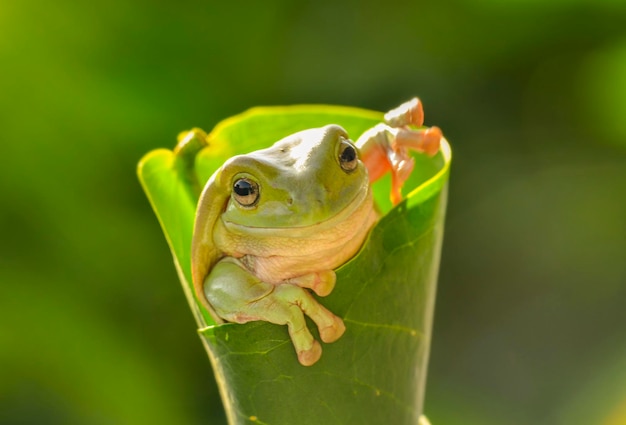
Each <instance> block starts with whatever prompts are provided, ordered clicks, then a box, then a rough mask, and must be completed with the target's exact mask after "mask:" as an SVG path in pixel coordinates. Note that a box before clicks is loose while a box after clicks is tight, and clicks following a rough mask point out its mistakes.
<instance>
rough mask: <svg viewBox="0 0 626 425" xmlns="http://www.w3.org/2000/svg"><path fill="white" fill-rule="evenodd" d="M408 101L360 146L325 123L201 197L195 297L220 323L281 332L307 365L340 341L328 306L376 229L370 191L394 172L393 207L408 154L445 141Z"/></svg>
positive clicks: (225, 168) (265, 152) (216, 181)
mask: <svg viewBox="0 0 626 425" xmlns="http://www.w3.org/2000/svg"><path fill="white" fill-rule="evenodd" d="M423 121H424V112H423V107H422V103H421V101H420V100H419V99H418V98H413V99H411V100H409V101H408V102H405V103H403V104H402V105H400V106H399V107H397V108H395V109H392V110H390V111H389V112H388V113H386V114H385V115H384V122H381V123H379V124H377V125H376V126H374V127H372V128H370V129H368V130H366V131H365V132H364V133H363V134H361V135H360V136H359V137H358V138H357V140H356V141H353V140H352V139H351V138H350V136H349V135H348V133H347V132H346V130H345V129H344V128H342V127H341V126H339V125H337V124H328V125H326V126H324V127H320V128H312V129H306V130H302V131H299V132H297V133H294V134H291V135H288V136H286V137H284V138H283V139H281V140H278V141H277V142H275V143H274V144H273V145H272V146H270V147H268V148H265V149H261V150H257V151H254V152H251V153H248V154H244V155H237V156H234V157H232V158H230V159H229V160H227V161H226V162H225V163H224V164H223V165H222V166H221V167H220V168H219V169H218V170H216V171H215V173H213V175H212V176H211V177H210V178H209V180H208V181H207V183H206V184H205V185H204V188H203V190H202V192H201V195H200V197H199V201H198V205H197V210H196V216H195V220H194V230H193V237H192V244H191V263H192V264H191V269H192V281H193V286H194V291H195V295H196V297H197V298H198V300H199V301H200V302H201V303H202V304H203V305H204V307H205V308H206V309H207V310H208V311H209V313H210V314H211V316H212V317H213V319H214V320H215V322H216V323H217V324H222V323H239V324H243V323H247V322H251V321H266V322H270V323H273V324H276V325H283V326H284V325H286V326H287V331H288V335H289V338H290V339H291V342H292V345H293V347H294V350H295V354H296V356H297V360H298V361H299V363H300V364H301V365H303V366H311V365H313V364H315V363H316V362H317V361H318V360H319V359H320V357H321V355H322V346H321V344H320V342H319V341H317V340H316V339H315V338H314V337H313V335H312V333H311V331H310V330H309V328H308V326H307V323H306V319H305V316H308V317H309V318H310V319H311V320H312V321H313V323H314V324H315V326H316V327H317V329H318V333H319V339H320V340H321V341H322V342H323V343H333V342H335V341H337V340H338V339H340V338H341V336H342V335H343V334H344V332H345V330H346V327H345V324H344V322H343V320H342V318H341V317H339V316H337V315H335V314H334V313H332V312H331V311H329V310H328V309H327V308H326V307H324V306H323V305H322V303H321V302H320V301H319V299H320V298H323V297H325V296H328V295H329V294H330V293H331V292H332V291H333V289H334V287H335V284H336V281H337V279H336V274H335V269H337V268H338V267H339V266H341V265H343V264H344V263H346V262H347V261H349V260H350V259H351V258H352V257H354V256H355V255H356V254H357V253H358V251H359V250H360V248H361V247H362V245H363V243H364V241H365V240H366V238H367V236H368V233H369V232H370V230H371V228H372V227H373V226H374V225H375V223H376V222H377V221H378V219H379V218H380V213H379V212H378V209H377V208H376V205H375V203H374V200H373V196H372V189H371V185H372V183H373V182H375V181H377V180H378V179H380V178H381V177H382V176H384V175H385V174H387V173H391V191H390V199H391V201H392V203H393V204H398V203H399V202H401V200H402V194H401V188H402V186H403V184H404V182H405V181H406V179H407V178H408V177H409V175H410V173H411V171H412V169H413V166H414V164H413V160H412V157H411V155H410V151H416V152H420V153H423V154H426V155H431V156H432V155H434V154H436V153H437V152H438V150H439V145H440V141H441V139H442V137H443V136H442V132H441V130H440V129H439V128H438V127H423Z"/></svg>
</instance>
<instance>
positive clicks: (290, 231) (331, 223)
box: [222, 188, 373, 237]
mask: <svg viewBox="0 0 626 425" xmlns="http://www.w3.org/2000/svg"><path fill="white" fill-rule="evenodd" d="M372 210H373V199H372V194H371V190H370V189H369V188H368V190H366V191H365V190H363V191H358V192H357V193H356V194H355V196H354V198H352V200H351V201H350V202H348V204H347V205H346V206H345V207H344V208H342V209H341V210H339V212H337V213H336V214H335V215H332V216H330V217H329V218H327V219H326V220H322V221H318V222H316V223H312V224H306V225H303V226H289V227H276V226H275V227H271V226H266V227H260V226H246V225H242V224H238V223H234V222H231V221H226V220H223V219H222V222H223V224H224V226H225V227H226V229H227V230H228V231H229V232H231V233H234V234H245V235H258V236H261V235H272V236H278V237H280V236H281V235H285V236H289V237H298V236H299V235H302V236H306V235H310V234H311V233H312V232H317V231H322V230H326V229H330V228H333V227H335V226H337V225H339V224H340V223H345V222H346V221H347V220H352V219H358V217H359V216H362V215H368V214H369V213H370V212H371V211H372ZM358 221H359V220H357V221H356V222H355V224H356V223H358Z"/></svg>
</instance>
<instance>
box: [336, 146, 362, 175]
mask: <svg viewBox="0 0 626 425" xmlns="http://www.w3.org/2000/svg"><path fill="white" fill-rule="evenodd" d="M339 165H341V168H342V169H343V171H345V172H347V173H349V172H351V171H354V170H356V167H357V165H359V157H358V156H357V154H356V148H355V147H354V146H353V145H352V143H350V142H348V141H347V140H342V141H341V145H340V146H339Z"/></svg>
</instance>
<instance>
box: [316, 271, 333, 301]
mask: <svg viewBox="0 0 626 425" xmlns="http://www.w3.org/2000/svg"><path fill="white" fill-rule="evenodd" d="M336 281H337V277H336V275H335V272H334V271H332V270H325V271H322V272H319V273H317V278H316V281H315V283H314V284H313V286H312V288H311V289H313V291H314V292H315V293H316V294H317V295H318V296H320V297H325V296H326V295H328V294H330V293H331V292H332V291H333V289H335V282H336Z"/></svg>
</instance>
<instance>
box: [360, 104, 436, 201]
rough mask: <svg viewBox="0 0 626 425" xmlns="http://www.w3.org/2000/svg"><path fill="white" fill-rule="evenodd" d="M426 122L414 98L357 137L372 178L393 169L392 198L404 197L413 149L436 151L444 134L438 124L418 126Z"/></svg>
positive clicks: (411, 163) (419, 105)
mask: <svg viewBox="0 0 626 425" xmlns="http://www.w3.org/2000/svg"><path fill="white" fill-rule="evenodd" d="M423 122H424V111H423V109H422V104H421V102H420V101H419V99H417V98H414V99H412V100H410V101H409V102H406V103H404V104H402V105H400V106H399V107H398V108H396V109H394V110H392V111H389V112H388V113H387V114H385V124H378V125H377V126H375V127H373V128H371V129H369V130H367V131H366V132H365V133H363V134H362V135H361V137H359V139H358V140H357V141H356V146H357V147H358V148H359V151H360V154H361V155H360V156H361V160H362V161H363V163H364V164H365V166H366V167H367V169H368V172H369V177H370V182H374V181H376V180H378V179H380V178H381V177H382V176H383V175H385V174H386V173H391V184H392V187H391V194H390V198H391V201H392V202H393V203H394V205H395V204H397V203H399V202H400V201H401V200H402V194H401V188H402V186H403V185H404V182H405V181H406V180H407V179H408V177H409V176H410V175H411V172H412V171H413V165H414V161H413V158H412V157H411V155H410V154H409V151H411V150H413V151H417V152H422V153H424V154H426V155H430V156H432V155H435V154H436V153H437V152H438V151H439V146H440V143H441V139H442V137H443V135H442V133H441V130H440V129H439V128H438V127H430V128H417V127H419V126H421V125H422V124H423Z"/></svg>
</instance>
